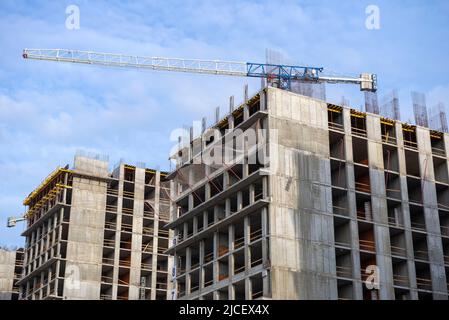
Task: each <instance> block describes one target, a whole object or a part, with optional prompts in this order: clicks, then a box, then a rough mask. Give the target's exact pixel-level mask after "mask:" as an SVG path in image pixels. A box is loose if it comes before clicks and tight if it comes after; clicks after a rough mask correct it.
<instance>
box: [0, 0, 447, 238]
mask: <svg viewBox="0 0 449 320" xmlns="http://www.w3.org/2000/svg"><path fill="white" fill-rule="evenodd" d="M71 4H75V5H77V6H78V7H79V8H80V18H81V21H80V29H79V30H68V29H66V26H65V20H66V18H67V15H66V13H65V10H66V7H67V6H68V5H71ZM371 4H373V5H377V6H378V7H379V9H380V29H379V30H368V29H366V28H365V20H366V18H367V15H366V14H365V8H366V6H368V5H371ZM448 39H449V2H448V1H375V0H370V1H337V0H335V1H332V0H327V1H266V2H265V1H210V0H208V1H129V2H126V1H100V0H98V1H74V0H71V1H56V0H54V1H13V0H1V1H0V52H1V59H0V244H4V245H9V246H13V245H21V244H22V243H23V240H22V239H21V238H20V237H19V234H20V232H21V231H22V230H23V225H20V226H18V227H16V228H15V229H7V228H6V227H5V225H6V217H7V216H11V215H20V214H22V213H23V212H24V208H23V206H22V205H21V203H22V200H23V198H24V197H25V196H26V195H27V194H28V193H29V192H30V191H32V189H33V188H35V187H36V186H37V185H38V184H39V183H40V181H41V180H42V179H43V178H44V177H45V176H46V175H47V174H48V173H50V171H52V170H53V169H54V168H55V167H56V166H58V165H65V164H67V163H69V164H72V159H73V155H74V153H75V152H76V150H79V149H82V150H87V151H91V152H96V153H100V154H107V155H109V158H110V162H111V164H114V163H115V162H117V161H119V159H121V158H123V159H125V160H126V161H128V162H130V163H134V162H136V161H140V162H145V163H146V165H147V166H149V167H159V168H161V169H169V162H168V160H167V159H168V153H169V151H170V149H171V148H172V147H173V145H174V142H173V141H170V139H169V137H170V133H171V132H172V130H173V129H176V128H181V127H182V126H183V125H190V124H191V123H192V121H194V120H199V119H201V117H202V116H207V117H208V118H209V119H212V118H213V114H214V108H215V107H216V106H218V105H220V106H222V110H223V112H224V110H226V109H227V106H228V99H229V96H230V95H235V96H236V101H237V102H240V101H241V100H242V92H243V85H244V84H245V83H248V84H249V87H250V92H255V91H257V89H258V88H259V85H260V82H259V81H258V80H256V79H245V78H229V77H218V76H217V77H214V76H203V75H187V74H176V73H167V72H165V73H164V72H143V71H136V70H124V69H112V68H102V67H93V66H82V65H69V64H58V63H51V62H43V61H31V60H30V61H27V60H23V59H22V58H21V53H22V49H23V48H70V49H82V50H92V51H103V52H114V53H130V54H139V55H149V56H168V57H186V58H204V59H208V58H210V59H222V60H238V61H252V62H263V61H264V60H265V49H266V48H272V49H276V50H278V51H280V52H282V53H283V54H284V55H285V56H286V57H288V58H289V59H290V60H291V61H295V62H297V63H304V64H309V65H314V66H322V67H324V68H325V69H328V70H332V71H335V72H339V73H342V74H353V75H356V74H359V73H360V72H373V73H377V75H378V79H379V95H380V96H382V94H385V93H386V92H388V91H389V90H391V89H394V88H396V89H398V90H399V95H400V104H401V107H402V110H401V111H402V114H403V120H408V119H409V118H410V119H411V118H412V116H411V102H410V91H411V90H418V91H422V92H425V93H426V94H427V98H428V105H433V104H436V103H437V102H438V101H443V102H447V101H449V80H448V77H447V76H448V74H449V62H448V55H447V52H449V42H448ZM327 93H328V99H329V100H331V101H334V102H339V101H340V100H341V96H343V95H344V96H345V97H347V98H348V99H349V101H350V102H351V105H352V106H354V107H359V106H360V105H361V104H362V103H363V96H362V94H361V93H360V92H359V91H358V89H357V88H355V87H354V86H347V85H346V86H345V85H328V86H327ZM209 123H210V120H209Z"/></svg>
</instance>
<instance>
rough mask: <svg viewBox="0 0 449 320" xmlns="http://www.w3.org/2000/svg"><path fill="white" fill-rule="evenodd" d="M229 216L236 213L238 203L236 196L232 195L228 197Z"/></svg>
mask: <svg viewBox="0 0 449 320" xmlns="http://www.w3.org/2000/svg"><path fill="white" fill-rule="evenodd" d="M229 200H230V204H231V205H230V214H234V213H236V212H237V211H238V201H237V194H233V195H232V196H231V197H230V199H229Z"/></svg>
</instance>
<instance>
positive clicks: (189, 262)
mask: <svg viewBox="0 0 449 320" xmlns="http://www.w3.org/2000/svg"><path fill="white" fill-rule="evenodd" d="M191 266H192V252H191V250H190V247H187V248H186V295H189V294H190V289H191V280H190V269H191Z"/></svg>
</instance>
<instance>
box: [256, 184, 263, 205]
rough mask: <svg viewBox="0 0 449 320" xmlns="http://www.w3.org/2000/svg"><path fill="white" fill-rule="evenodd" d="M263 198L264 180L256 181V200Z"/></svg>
mask: <svg viewBox="0 0 449 320" xmlns="http://www.w3.org/2000/svg"><path fill="white" fill-rule="evenodd" d="M263 198H264V192H263V183H262V180H258V181H256V182H255V183H254V202H256V201H258V200H260V199H263Z"/></svg>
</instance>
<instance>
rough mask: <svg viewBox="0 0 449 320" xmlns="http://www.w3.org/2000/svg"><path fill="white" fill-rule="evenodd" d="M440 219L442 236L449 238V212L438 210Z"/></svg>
mask: <svg viewBox="0 0 449 320" xmlns="http://www.w3.org/2000/svg"><path fill="white" fill-rule="evenodd" d="M438 215H439V217H440V228H441V235H442V236H443V237H449V210H438Z"/></svg>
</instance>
